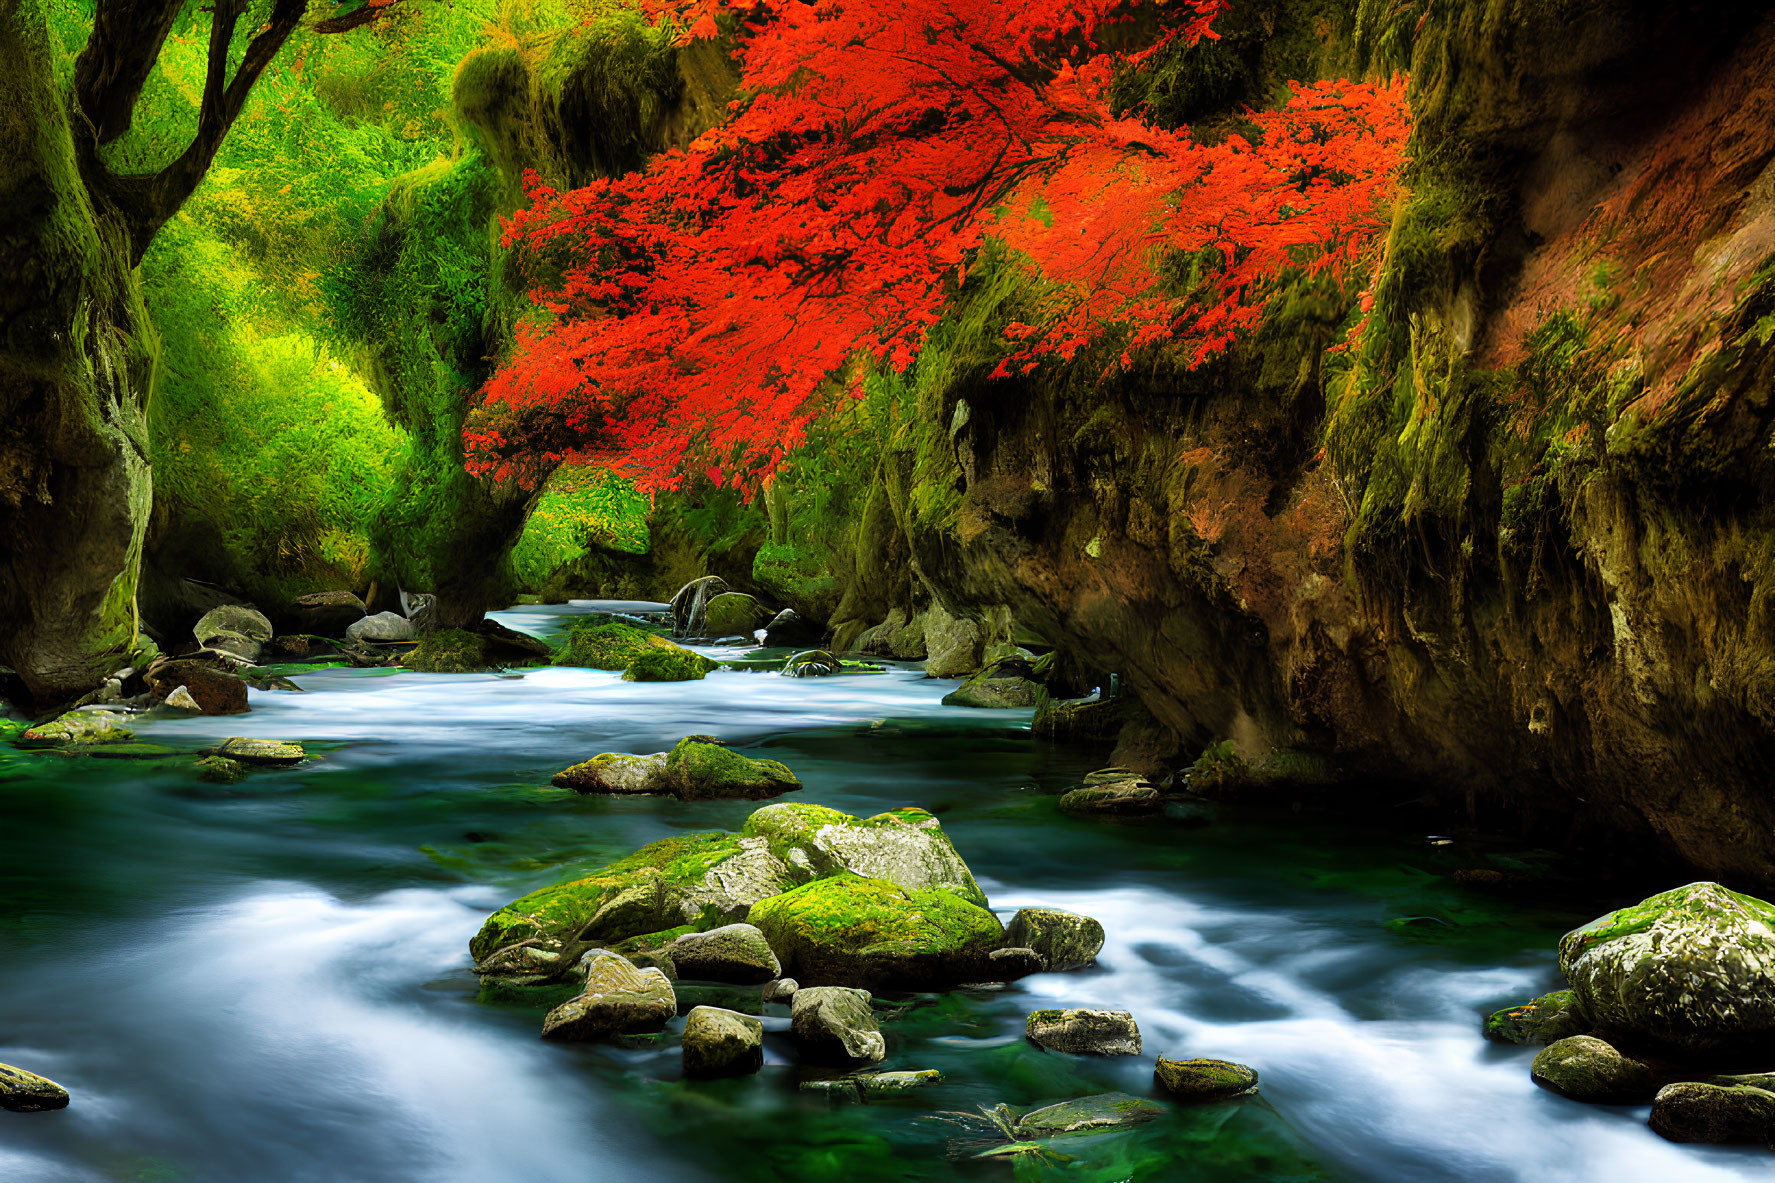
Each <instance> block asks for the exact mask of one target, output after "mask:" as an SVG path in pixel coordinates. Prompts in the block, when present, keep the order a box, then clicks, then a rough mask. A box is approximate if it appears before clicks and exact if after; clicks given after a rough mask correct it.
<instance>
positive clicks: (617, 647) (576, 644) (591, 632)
mask: <svg viewBox="0 0 1775 1183" xmlns="http://www.w3.org/2000/svg"><path fill="white" fill-rule="evenodd" d="M652 652H661V653H684V652H689V651H688V650H685V649H683V648H681V647H680V646H678V645H674V644H672V642H670V641H668V640H667V639H666V638H665V637H663V636H661V635H660V634H658V633H656V632H651V631H649V630H647V629H644V628H642V627H640V626H639V625H634V624H628V623H626V622H624V621H620V620H611V619H609V618H607V617H596V618H587V619H586V620H583V621H576V622H574V624H573V625H572V626H570V627H569V628H568V630H567V637H566V639H565V640H564V641H563V642H562V643H561V647H560V648H559V649H558V650H557V651H556V652H555V657H554V663H555V664H556V665H577V666H587V667H589V668H591V669H596V670H623V669H627V668H628V667H629V665H630V663H632V662H634V661H635V660H636V659H637V658H639V657H640V656H641V655H642V654H644V653H652Z"/></svg>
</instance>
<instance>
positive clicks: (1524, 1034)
mask: <svg viewBox="0 0 1775 1183" xmlns="http://www.w3.org/2000/svg"><path fill="white" fill-rule="evenodd" d="M1589 1033H1590V1021H1589V1020H1588V1019H1586V1018H1585V1017H1584V1015H1583V1012H1582V1011H1580V1010H1579V1009H1578V996H1577V994H1576V993H1574V992H1573V991H1571V990H1555V991H1553V993H1551V994H1543V995H1541V997H1539V998H1537V999H1535V1000H1534V1001H1533V1002H1525V1003H1523V1004H1522V1005H1521V1006H1508V1007H1505V1008H1504V1009H1503V1010H1499V1011H1493V1012H1492V1013H1491V1015H1489V1016H1488V1017H1487V1018H1486V1020H1485V1037H1486V1038H1487V1039H1490V1040H1494V1041H1496V1042H1498V1043H1515V1044H1530V1043H1538V1044H1549V1043H1553V1042H1555V1041H1556V1040H1560V1039H1564V1038H1566V1037H1567V1036H1569V1035H1588V1034H1589Z"/></svg>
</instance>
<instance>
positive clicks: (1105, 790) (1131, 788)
mask: <svg viewBox="0 0 1775 1183" xmlns="http://www.w3.org/2000/svg"><path fill="white" fill-rule="evenodd" d="M1164 807H1165V796H1164V794H1163V793H1161V792H1160V791H1159V788H1158V786H1157V785H1154V784H1153V783H1152V782H1151V781H1148V780H1147V779H1146V778H1145V777H1143V776H1141V775H1140V774H1139V773H1138V772H1135V771H1133V770H1132V769H1129V768H1101V769H1098V770H1097V771H1096V772H1093V773H1090V774H1089V775H1087V776H1086V777H1085V779H1084V783H1082V784H1081V785H1079V787H1078V788H1076V789H1073V790H1072V791H1070V792H1068V793H1065V794H1063V795H1062V796H1061V798H1060V808H1061V810H1062V811H1064V812H1066V813H1078V814H1085V815H1093V814H1096V815H1107V816H1111V817H1114V816H1121V815H1139V814H1149V813H1158V812H1159V811H1160V810H1162V809H1164Z"/></svg>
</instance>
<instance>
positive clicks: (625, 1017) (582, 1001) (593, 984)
mask: <svg viewBox="0 0 1775 1183" xmlns="http://www.w3.org/2000/svg"><path fill="white" fill-rule="evenodd" d="M585 968H586V988H585V991H584V992H583V993H581V994H579V995H578V996H577V997H575V998H571V999H569V1000H568V1001H566V1002H563V1003H562V1004H561V1005H560V1006H557V1007H556V1008H555V1009H553V1010H551V1011H550V1012H549V1013H548V1016H547V1017H546V1018H544V1019H543V1022H542V1037H543V1038H544V1039H563V1040H569V1039H570V1040H587V1039H609V1038H610V1037H612V1036H615V1035H635V1034H640V1033H644V1032H648V1031H658V1030H661V1029H662V1028H664V1027H665V1025H666V1024H667V1023H669V1022H670V1021H671V1020H672V1019H673V1018H675V1017H677V1014H678V997H677V995H676V994H674V993H673V992H672V983H671V982H669V981H668V980H667V979H666V975H665V974H663V973H661V972H660V971H659V970H657V969H639V968H637V967H636V966H634V965H632V964H631V963H630V962H629V960H628V959H627V958H626V957H621V956H618V955H617V954H615V953H612V952H610V951H609V950H607V949H600V950H598V951H597V952H596V953H593V954H592V955H591V957H590V959H589V960H588V962H587V964H586V967H585Z"/></svg>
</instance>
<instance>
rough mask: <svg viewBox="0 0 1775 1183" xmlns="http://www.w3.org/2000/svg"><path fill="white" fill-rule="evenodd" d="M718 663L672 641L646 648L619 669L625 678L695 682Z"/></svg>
mask: <svg viewBox="0 0 1775 1183" xmlns="http://www.w3.org/2000/svg"><path fill="white" fill-rule="evenodd" d="M720 668H721V663H720V662H718V661H715V660H714V659H712V658H708V657H704V656H703V655H702V654H700V653H697V652H695V651H694V650H690V649H685V648H682V647H680V646H678V645H673V646H671V647H670V648H666V649H653V648H650V649H647V650H645V651H643V652H642V653H641V654H640V655H639V656H637V657H636V658H635V659H634V660H633V661H631V662H629V665H628V668H627V669H625V670H623V675H622V680H623V681H625V682H698V681H701V680H702V678H703V676H704V675H705V674H707V673H708V672H709V671H710V670H718V669H720Z"/></svg>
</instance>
